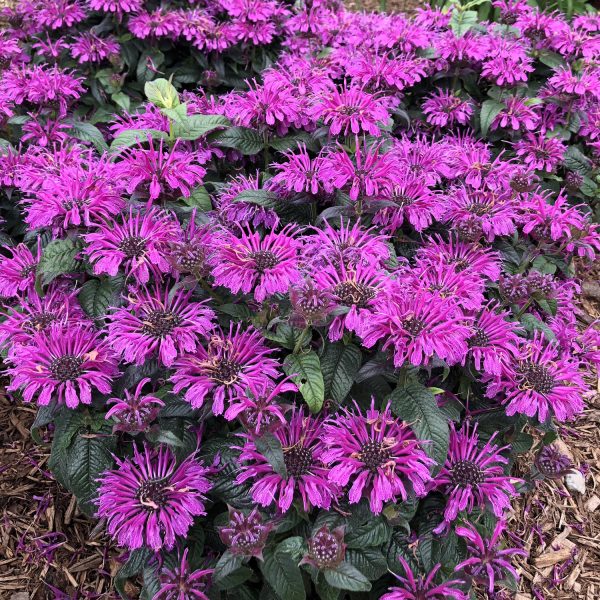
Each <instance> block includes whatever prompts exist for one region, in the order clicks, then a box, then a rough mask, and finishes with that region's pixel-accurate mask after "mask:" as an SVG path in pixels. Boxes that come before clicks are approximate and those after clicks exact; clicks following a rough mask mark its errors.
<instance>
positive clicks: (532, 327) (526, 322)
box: [521, 313, 556, 341]
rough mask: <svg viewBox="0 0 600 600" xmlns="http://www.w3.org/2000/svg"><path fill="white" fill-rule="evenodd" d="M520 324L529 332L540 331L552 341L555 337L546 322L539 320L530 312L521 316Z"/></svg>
mask: <svg viewBox="0 0 600 600" xmlns="http://www.w3.org/2000/svg"><path fill="white" fill-rule="evenodd" d="M521 325H523V327H524V328H525V330H526V331H528V332H529V333H533V332H534V331H541V332H542V333H543V334H544V336H545V337H546V339H547V340H548V341H553V340H555V339H556V336H555V335H554V332H553V331H552V329H550V327H548V325H546V323H544V322H542V321H540V320H539V319H538V318H537V317H536V316H534V315H532V314H531V313H525V314H524V315H522V316H521Z"/></svg>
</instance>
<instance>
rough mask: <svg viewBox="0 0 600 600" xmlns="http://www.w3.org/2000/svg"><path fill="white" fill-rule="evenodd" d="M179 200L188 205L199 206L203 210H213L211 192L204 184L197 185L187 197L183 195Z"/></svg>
mask: <svg viewBox="0 0 600 600" xmlns="http://www.w3.org/2000/svg"><path fill="white" fill-rule="evenodd" d="M179 200H181V201H182V202H183V203H184V204H187V205H188V206H191V207H193V208H199V209H200V210H201V211H203V212H208V211H210V210H212V202H211V201H210V194H209V193H208V192H207V190H206V188H205V187H204V186H203V185H201V186H198V187H195V188H194V189H193V190H192V191H191V193H190V195H189V196H188V197H187V198H186V197H185V196H182V197H181V198H180V199H179Z"/></svg>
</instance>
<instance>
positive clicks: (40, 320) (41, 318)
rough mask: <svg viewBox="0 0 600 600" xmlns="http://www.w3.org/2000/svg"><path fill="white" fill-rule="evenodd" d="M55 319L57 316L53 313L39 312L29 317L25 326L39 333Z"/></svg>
mask: <svg viewBox="0 0 600 600" xmlns="http://www.w3.org/2000/svg"><path fill="white" fill-rule="evenodd" d="M56 319H57V316H56V315H55V314H54V313H49V312H40V313H37V314H35V315H31V316H30V317H29V319H27V325H28V326H29V327H31V328H32V329H37V330H38V331H41V330H42V329H46V327H48V325H50V324H51V323H54V321H56Z"/></svg>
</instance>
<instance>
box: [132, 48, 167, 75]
mask: <svg viewBox="0 0 600 600" xmlns="http://www.w3.org/2000/svg"><path fill="white" fill-rule="evenodd" d="M164 62H165V55H164V54H163V53H162V52H161V51H160V50H156V49H154V48H151V49H149V50H145V51H144V52H142V54H141V56H140V58H139V60H138V61H137V66H136V76H137V80H138V81H141V82H143V81H150V80H152V79H154V77H155V76H156V72H157V71H158V70H159V68H160V67H161V66H162V65H163V64H164Z"/></svg>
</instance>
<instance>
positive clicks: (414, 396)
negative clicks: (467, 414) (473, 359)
mask: <svg viewBox="0 0 600 600" xmlns="http://www.w3.org/2000/svg"><path fill="white" fill-rule="evenodd" d="M390 400H391V408H392V412H393V413H394V414H395V415H396V416H398V417H400V418H401V419H403V420H404V421H406V422H408V423H409V425H410V426H411V428H412V430H413V431H414V432H415V435H416V436H417V438H418V439H420V440H429V441H431V443H430V444H424V448H423V449H424V450H425V451H426V452H427V454H429V456H431V457H432V458H433V459H434V460H435V461H436V462H437V465H438V468H439V467H441V465H443V464H444V462H445V460H446V455H447V454H448V440H449V431H448V420H447V419H446V416H445V415H444V412H443V411H442V410H441V409H440V408H439V407H438V405H437V402H436V400H435V396H434V395H433V394H432V393H431V392H430V391H429V390H428V389H427V388H426V387H424V386H422V385H421V384H420V383H418V382H416V381H409V382H408V384H407V385H406V386H404V387H397V388H396V389H395V390H394V391H393V392H392V394H391V395H390Z"/></svg>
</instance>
